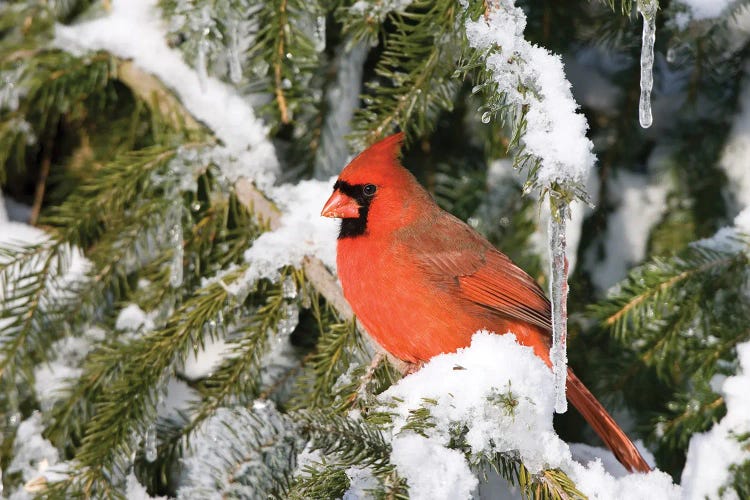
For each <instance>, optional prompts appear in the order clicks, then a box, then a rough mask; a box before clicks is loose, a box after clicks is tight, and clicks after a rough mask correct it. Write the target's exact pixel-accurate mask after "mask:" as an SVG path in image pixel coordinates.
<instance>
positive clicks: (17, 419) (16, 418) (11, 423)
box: [8, 412, 21, 428]
mask: <svg viewBox="0 0 750 500" xmlns="http://www.w3.org/2000/svg"><path fill="white" fill-rule="evenodd" d="M19 423H21V414H20V413H18V412H14V413H11V414H10V415H8V427H10V428H14V427H16V426H17V425H18V424H19Z"/></svg>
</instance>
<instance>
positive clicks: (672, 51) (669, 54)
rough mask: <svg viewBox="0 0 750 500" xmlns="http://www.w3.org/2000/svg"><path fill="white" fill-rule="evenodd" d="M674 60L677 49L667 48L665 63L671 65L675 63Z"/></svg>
mask: <svg viewBox="0 0 750 500" xmlns="http://www.w3.org/2000/svg"><path fill="white" fill-rule="evenodd" d="M675 59H677V49H675V48H674V47H669V48H668V49H667V62H668V63H670V64H672V63H673V62H675Z"/></svg>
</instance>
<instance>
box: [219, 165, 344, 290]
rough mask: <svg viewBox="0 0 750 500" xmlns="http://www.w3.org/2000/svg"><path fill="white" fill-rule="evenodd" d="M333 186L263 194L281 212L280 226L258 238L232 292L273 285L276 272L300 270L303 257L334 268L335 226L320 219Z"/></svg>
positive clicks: (309, 184)
mask: <svg viewBox="0 0 750 500" xmlns="http://www.w3.org/2000/svg"><path fill="white" fill-rule="evenodd" d="M334 182H335V179H331V180H329V181H315V180H307V181H301V182H300V183H299V184H296V185H283V186H279V187H273V188H271V189H269V190H268V191H266V194H268V195H269V196H270V197H271V199H272V200H273V201H274V202H275V203H276V205H277V206H278V207H279V208H280V209H281V210H282V212H283V214H282V216H281V224H280V226H279V228H278V229H276V230H274V231H269V232H266V233H263V234H262V235H260V237H259V238H258V239H257V240H255V242H253V246H251V247H250V248H249V249H248V250H247V251H246V252H245V261H246V262H248V263H249V264H250V266H249V268H248V270H247V272H246V273H245V276H244V277H242V278H241V279H240V280H238V282H235V284H234V285H235V287H234V288H238V287H242V286H246V285H247V284H250V283H254V282H255V281H257V280H259V279H263V278H266V279H271V280H274V281H275V280H276V279H278V277H279V276H278V270H279V269H281V268H282V267H284V266H295V267H299V266H300V265H301V264H302V259H303V258H304V257H305V256H306V255H315V256H316V257H318V258H320V259H321V260H322V261H323V262H324V263H325V264H326V265H327V266H328V267H329V268H331V269H335V268H336V234H337V231H338V224H337V222H336V221H335V220H333V219H329V218H327V217H321V216H320V211H321V209H322V208H323V204H325V202H326V200H327V199H328V197H329V196H330V195H331V193H332V191H333V183H334ZM234 288H233V289H234Z"/></svg>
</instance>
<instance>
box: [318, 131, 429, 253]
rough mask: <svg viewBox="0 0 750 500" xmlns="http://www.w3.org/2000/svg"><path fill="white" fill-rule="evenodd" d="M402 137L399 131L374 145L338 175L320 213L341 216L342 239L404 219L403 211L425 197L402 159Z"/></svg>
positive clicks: (340, 237) (340, 236) (325, 215)
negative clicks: (402, 164)
mask: <svg viewBox="0 0 750 500" xmlns="http://www.w3.org/2000/svg"><path fill="white" fill-rule="evenodd" d="M403 138H404V134H403V133H402V132H399V133H398V134H394V135H391V136H389V137H386V138H385V139H383V140H382V141H380V142H377V143H375V144H373V145H372V146H370V147H369V148H367V149H366V150H364V151H363V152H362V153H360V154H359V156H357V157H356V158H354V159H353V160H352V161H351V163H349V165H347V166H346V168H344V170H343V171H342V172H341V175H339V178H338V180H337V181H336V183H335V184H334V185H333V194H332V195H331V197H330V198H328V201H327V202H326V204H325V206H324V207H323V211H322V212H321V215H322V216H324V217H333V218H338V219H342V221H341V231H340V232H339V239H343V238H353V237H356V236H361V235H363V234H365V233H371V232H372V231H373V229H375V230H377V229H379V228H381V229H385V228H386V226H390V225H391V224H393V223H395V222H397V221H398V222H403V221H404V217H405V214H404V210H405V209H406V208H408V207H409V206H411V205H412V203H411V201H413V200H414V199H418V198H421V197H422V195H421V192H422V191H423V190H422V188H421V187H420V186H419V183H418V182H417V181H416V179H414V176H412V175H411V174H410V173H409V171H408V170H406V169H405V168H404V167H402V166H401V164H400V162H399V156H400V153H401V142H402V141H403ZM425 194H426V193H425Z"/></svg>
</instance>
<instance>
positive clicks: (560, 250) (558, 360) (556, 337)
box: [548, 197, 570, 413]
mask: <svg viewBox="0 0 750 500" xmlns="http://www.w3.org/2000/svg"><path fill="white" fill-rule="evenodd" d="M550 209H551V211H552V216H551V217H550V219H549V235H548V236H549V253H550V259H549V260H550V297H551V299H552V349H550V359H551V360H552V372H553V376H554V381H555V412H557V413H565V412H566V411H567V410H568V399H567V397H566V394H565V380H566V378H567V374H568V352H567V338H568V326H567V325H568V259H567V258H566V257H565V247H566V239H565V223H566V221H567V219H568V213H569V210H570V208H569V207H568V205H567V203H566V202H565V201H564V200H561V199H560V198H555V197H550Z"/></svg>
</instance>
